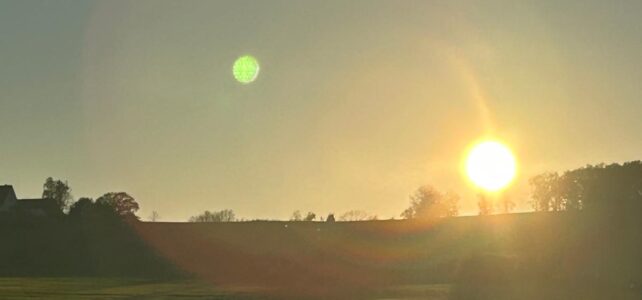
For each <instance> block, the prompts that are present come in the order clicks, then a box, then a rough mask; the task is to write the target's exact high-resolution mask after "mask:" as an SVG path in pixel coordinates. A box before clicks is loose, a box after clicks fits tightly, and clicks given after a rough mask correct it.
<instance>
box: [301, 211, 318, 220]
mask: <svg viewBox="0 0 642 300" xmlns="http://www.w3.org/2000/svg"><path fill="white" fill-rule="evenodd" d="M316 217H317V215H316V214H315V213H313V212H311V211H309V212H308V214H307V215H305V218H303V221H314V219H315V218H316Z"/></svg>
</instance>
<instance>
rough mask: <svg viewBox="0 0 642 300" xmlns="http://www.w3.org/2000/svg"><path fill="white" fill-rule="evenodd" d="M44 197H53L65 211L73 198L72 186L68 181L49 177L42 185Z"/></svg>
mask: <svg viewBox="0 0 642 300" xmlns="http://www.w3.org/2000/svg"><path fill="white" fill-rule="evenodd" d="M42 198H47V199H53V200H54V201H55V202H56V205H58V207H60V210H62V211H65V210H66V209H67V208H68V207H69V203H70V202H71V200H72V196H71V187H69V184H68V183H67V181H61V180H54V179H53V178H51V177H47V179H45V183H44V184H43V185H42Z"/></svg>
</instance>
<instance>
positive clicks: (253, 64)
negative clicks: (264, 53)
mask: <svg viewBox="0 0 642 300" xmlns="http://www.w3.org/2000/svg"><path fill="white" fill-rule="evenodd" d="M232 74H234V78H236V80H237V81H238V82H240V83H242V84H248V83H251V82H252V81H254V80H256V77H257V76H258V75H259V61H258V60H256V58H254V57H253V56H251V55H244V56H241V57H239V58H237V59H236V61H235V62H234V66H232Z"/></svg>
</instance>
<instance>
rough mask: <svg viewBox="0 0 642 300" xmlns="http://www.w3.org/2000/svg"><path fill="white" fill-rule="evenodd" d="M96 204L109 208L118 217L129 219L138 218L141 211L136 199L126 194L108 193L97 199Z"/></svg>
mask: <svg viewBox="0 0 642 300" xmlns="http://www.w3.org/2000/svg"><path fill="white" fill-rule="evenodd" d="M96 204H97V205H102V206H106V207H109V208H111V209H112V210H114V212H115V213H116V214H117V215H119V216H127V217H132V216H133V217H136V212H137V211H138V209H139V206H138V203H137V202H136V199H134V197H132V196H130V195H129V194H127V193H125V192H117V193H106V194H104V195H102V196H100V197H99V198H98V199H96ZM136 218H138V217H136Z"/></svg>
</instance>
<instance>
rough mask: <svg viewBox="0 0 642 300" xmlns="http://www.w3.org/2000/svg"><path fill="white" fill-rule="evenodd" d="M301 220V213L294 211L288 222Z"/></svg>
mask: <svg viewBox="0 0 642 300" xmlns="http://www.w3.org/2000/svg"><path fill="white" fill-rule="evenodd" d="M301 219H302V217H301V212H300V211H299V210H295V211H294V212H293V213H292V216H291V217H290V221H301Z"/></svg>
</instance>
